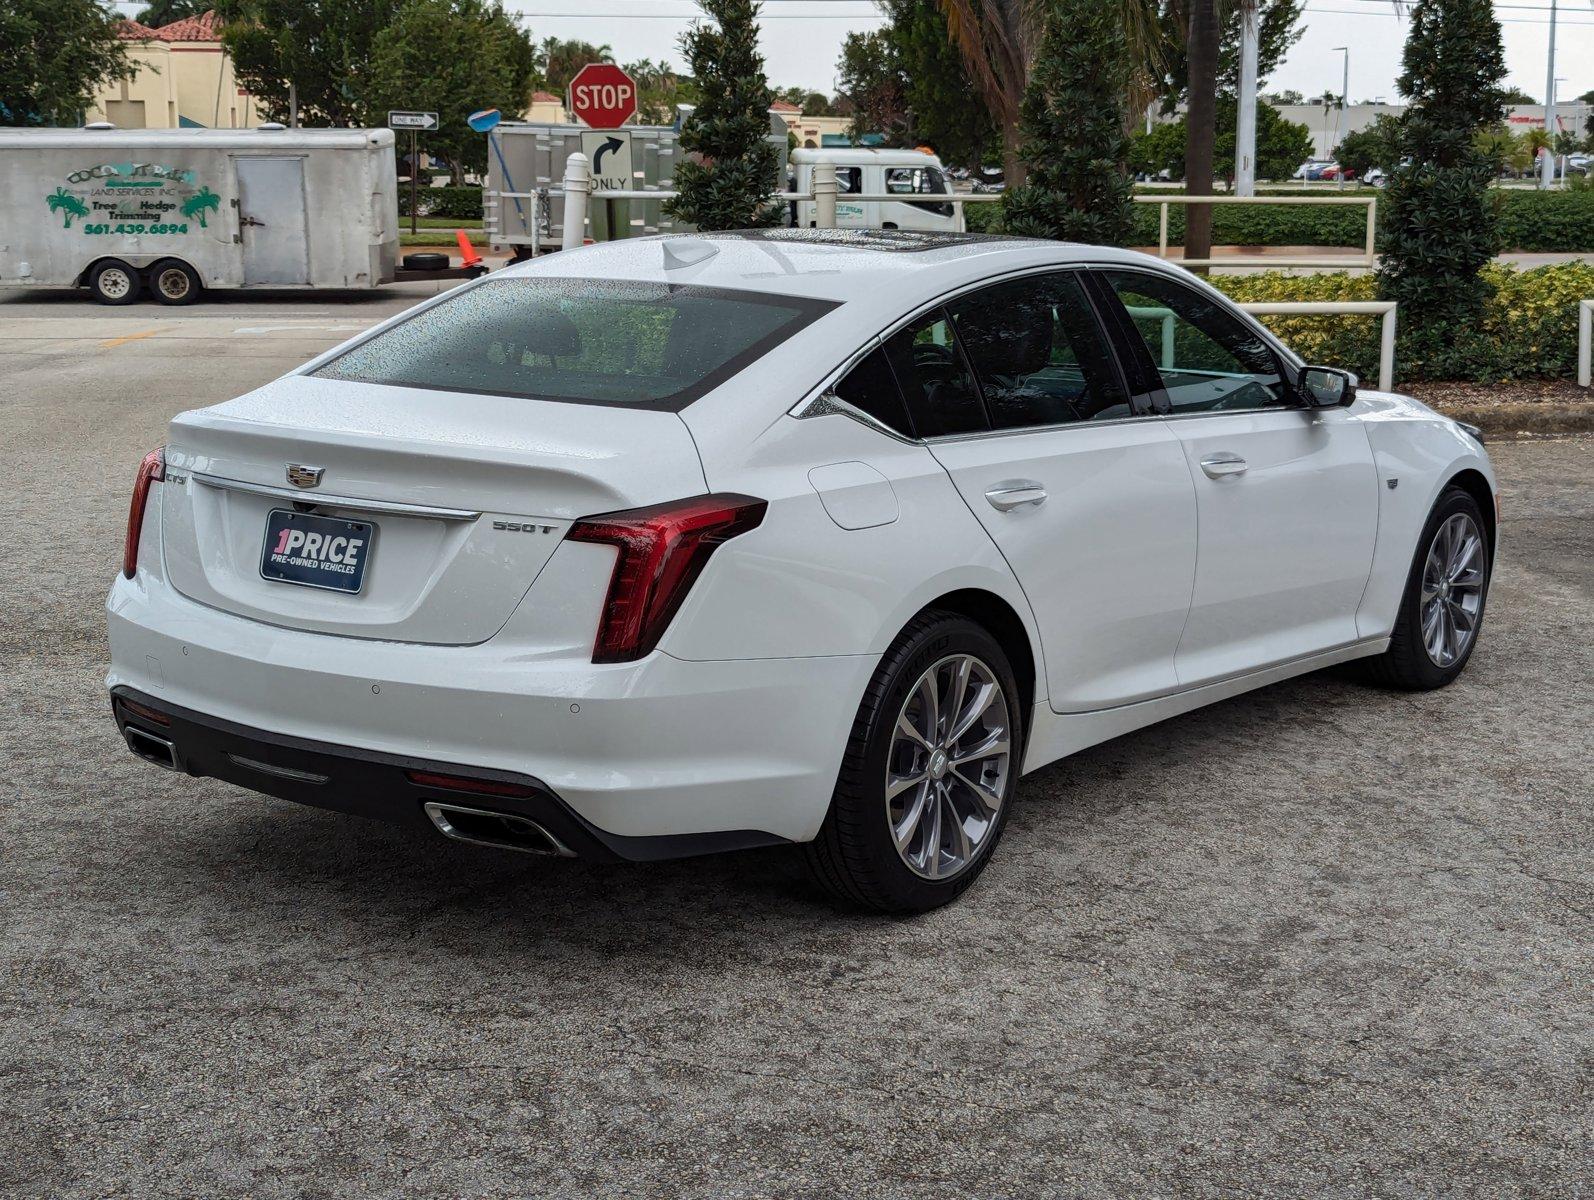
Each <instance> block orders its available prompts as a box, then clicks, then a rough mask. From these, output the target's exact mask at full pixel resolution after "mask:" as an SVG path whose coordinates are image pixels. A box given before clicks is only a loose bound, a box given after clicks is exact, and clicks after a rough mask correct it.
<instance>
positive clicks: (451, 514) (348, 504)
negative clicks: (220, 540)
mask: <svg viewBox="0 0 1594 1200" xmlns="http://www.w3.org/2000/svg"><path fill="white" fill-rule="evenodd" d="M188 477H189V478H190V479H192V480H194V482H196V483H202V484H204V485H205V486H206V487H210V488H216V489H217V490H219V491H224V492H249V493H250V494H252V495H255V496H269V497H271V498H272V499H273V500H290V501H292V502H293V503H295V504H302V505H308V506H309V507H311V508H347V509H350V510H351V511H354V512H376V513H393V514H396V515H398V516H404V517H429V518H431V519H432V520H434V521H476V520H479V519H480V518H481V513H479V512H471V511H470V510H468V509H463V508H437V507H434V506H433V505H430V504H403V503H400V502H399V501H396V500H362V499H359V498H357V497H355V496H333V495H325V494H323V493H321V492H313V491H306V490H304V489H302V488H279V487H271V486H270V485H268V484H264V483H247V482H245V481H244V480H242V479H228V478H226V477H225V476H221V475H206V474H205V473H204V472H202V471H190V472H189V473H188Z"/></svg>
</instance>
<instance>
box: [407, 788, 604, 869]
mask: <svg viewBox="0 0 1594 1200" xmlns="http://www.w3.org/2000/svg"><path fill="white" fill-rule="evenodd" d="M421 807H422V808H424V809H425V810H426V815H427V816H428V817H430V818H431V821H432V824H433V825H435V826H437V831H438V832H439V833H441V834H442V835H443V836H444V837H449V838H453V839H454V840H455V841H456V842H469V843H470V844H471V845H473V846H492V847H494V848H496V849H499V850H518V851H519V852H520V853H522V854H541V855H547V856H552V857H555V858H574V857H575V856H576V854H575V851H574V850H572V849H570V847H568V846H566V845H565V844H564V843H563V842H561V841H560V840H559V839H558V838H556V837H554V835H553V834H551V833H549V832H548V831H547V830H546V829H544V828H543V827H542V826H541V825H539V824H537V822H535V821H533V820H531V818H529V817H522V816H520V815H519V814H517V813H506V812H494V811H492V810H490V809H486V808H469V807H467V806H465V805H462V804H445V803H442V802H440V801H437V800H428V801H426V803H425V804H423V805H422V806H421Z"/></svg>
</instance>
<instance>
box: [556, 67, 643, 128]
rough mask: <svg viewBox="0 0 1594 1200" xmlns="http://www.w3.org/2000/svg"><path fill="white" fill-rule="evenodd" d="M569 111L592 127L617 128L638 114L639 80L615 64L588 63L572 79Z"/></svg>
mask: <svg viewBox="0 0 1594 1200" xmlns="http://www.w3.org/2000/svg"><path fill="white" fill-rule="evenodd" d="M570 111H571V112H573V113H575V115H576V119H577V120H578V121H580V122H582V123H583V124H585V125H590V126H591V127H592V128H593V129H618V128H619V127H620V126H622V125H624V124H625V123H626V122H627V121H629V120H630V119H631V117H632V116H633V115H634V114H635V113H636V81H635V80H633V79H632V78H631V76H629V75H627V74H626V73H625V72H624V71H622V70H621V69H620V68H619V67H617V66H615V65H614V64H613V63H588V64H587V65H586V66H584V67H582V68H581V70H579V71H577V72H576V77H575V78H574V79H572V80H571V81H570Z"/></svg>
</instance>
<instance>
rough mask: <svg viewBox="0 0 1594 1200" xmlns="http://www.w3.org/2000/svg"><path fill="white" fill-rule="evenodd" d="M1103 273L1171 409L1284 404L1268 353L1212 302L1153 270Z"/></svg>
mask: <svg viewBox="0 0 1594 1200" xmlns="http://www.w3.org/2000/svg"><path fill="white" fill-rule="evenodd" d="M1104 275H1105V276H1106V279H1107V281H1108V283H1109V284H1110V285H1111V286H1112V288H1113V290H1114V291H1115V292H1117V294H1118V298H1119V299H1120V300H1122V301H1123V304H1124V308H1125V309H1127V310H1128V313H1129V320H1130V323H1131V324H1132V325H1133V326H1134V328H1135V329H1136V331H1137V332H1138V333H1139V334H1140V336H1141V338H1142V339H1143V340H1144V341H1145V344H1146V351H1147V353H1149V354H1150V356H1151V361H1152V362H1153V363H1154V364H1156V367H1157V369H1158V371H1159V373H1160V374H1161V377H1162V386H1163V388H1164V389H1165V390H1166V391H1167V393H1168V402H1169V403H1170V404H1171V405H1172V408H1173V411H1174V412H1175V413H1180V412H1212V411H1219V412H1228V411H1233V410H1236V409H1247V408H1265V407H1267V406H1269V405H1273V404H1282V403H1284V400H1285V385H1284V380H1283V378H1282V376H1281V375H1280V373H1279V364H1278V359H1277V358H1276V357H1275V356H1274V354H1273V351H1272V350H1271V349H1269V347H1268V345H1267V343H1266V342H1264V341H1263V340H1262V339H1261V338H1260V337H1259V336H1258V335H1257V334H1256V333H1255V332H1254V331H1253V330H1252V329H1251V328H1250V327H1249V326H1248V325H1246V324H1245V323H1244V322H1242V321H1240V320H1239V319H1238V318H1236V317H1235V316H1234V314H1233V313H1231V312H1229V311H1228V310H1227V309H1226V308H1224V307H1223V305H1222V304H1221V303H1220V302H1219V301H1217V300H1215V299H1213V298H1212V297H1211V296H1207V295H1204V294H1203V293H1201V292H1198V291H1196V290H1194V289H1193V288H1188V287H1185V286H1184V285H1183V284H1180V283H1177V282H1175V281H1174V280H1171V279H1165V278H1163V277H1162V276H1160V275H1149V274H1142V273H1140V272H1138V271H1107V272H1104Z"/></svg>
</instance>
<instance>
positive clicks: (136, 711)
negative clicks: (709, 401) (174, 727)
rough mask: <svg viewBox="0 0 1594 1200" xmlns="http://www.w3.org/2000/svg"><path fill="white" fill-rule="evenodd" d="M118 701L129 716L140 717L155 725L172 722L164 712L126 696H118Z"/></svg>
mask: <svg viewBox="0 0 1594 1200" xmlns="http://www.w3.org/2000/svg"><path fill="white" fill-rule="evenodd" d="M119 702H120V704H121V706H122V707H123V708H124V709H126V710H127V712H128V714H129V715H130V716H134V717H141V718H142V719H143V720H146V721H149V722H151V723H152V724H155V725H170V724H171V723H172V719H171V718H170V717H168V716H167V715H166V714H165V713H163V712H156V711H155V710H154V709H153V708H149V707H147V706H146V705H143V704H140V703H138V701H136V700H129V699H128V698H127V697H126V696H122V697H119Z"/></svg>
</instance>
